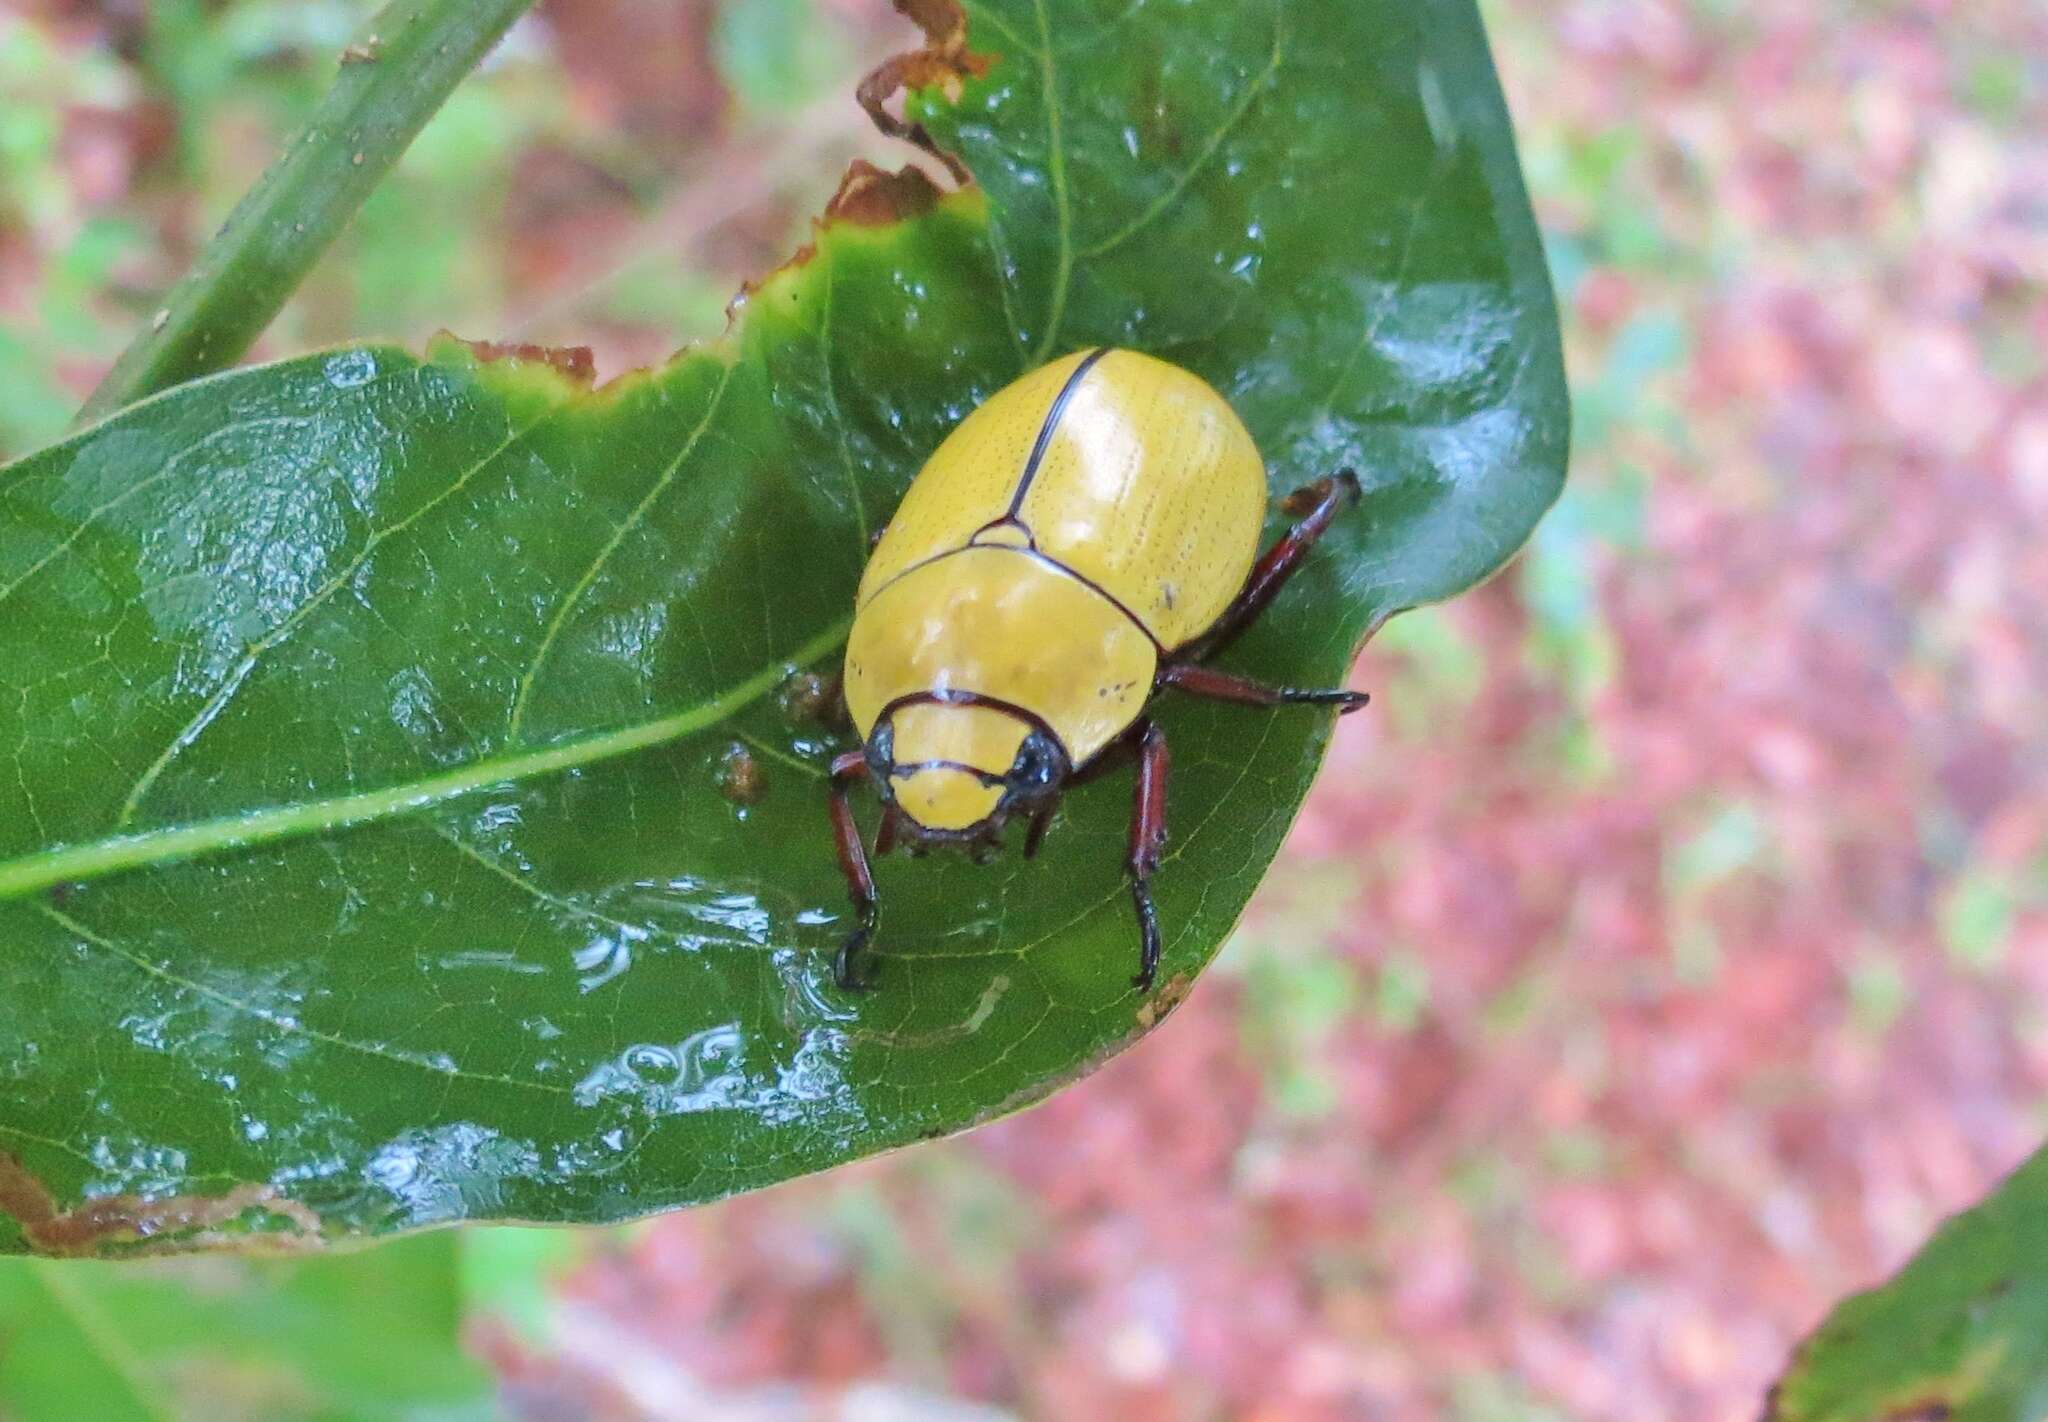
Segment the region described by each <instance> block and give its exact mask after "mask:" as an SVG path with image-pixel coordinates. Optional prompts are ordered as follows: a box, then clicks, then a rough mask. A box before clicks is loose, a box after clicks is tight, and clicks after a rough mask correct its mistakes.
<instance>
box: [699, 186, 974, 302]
mask: <svg viewBox="0 0 2048 1422" xmlns="http://www.w3.org/2000/svg"><path fill="white" fill-rule="evenodd" d="M949 197H950V198H951V199H952V200H953V201H955V202H979V201H980V200H981V197H980V190H979V189H974V188H969V189H966V190H963V191H961V192H957V193H950V194H949V193H946V192H943V191H941V190H940V188H939V187H938V186H937V185H936V184H934V183H933V182H932V180H931V178H930V177H929V176H927V175H926V173H925V171H924V170H923V169H922V168H919V167H918V166H917V165H916V164H914V163H912V164H906V165H905V166H904V167H903V168H902V169H900V170H899V171H897V172H894V173H891V172H889V171H888V170H887V169H885V168H877V167H876V166H875V165H874V164H872V163H870V162H868V160H867V159H865V158H856V159H854V160H853V162H852V163H851V164H849V165H848V166H847V169H846V175H845V176H844V177H842V178H841V179H840V180H839V190H838V191H837V192H835V193H833V194H832V198H831V200H830V201H829V202H827V203H826V204H825V210H824V212H823V213H821V214H820V215H819V216H818V217H816V218H814V219H813V220H812V222H811V233H812V240H810V241H809V242H806V243H804V244H803V245H802V246H801V247H799V248H797V249H796V251H794V252H792V253H791V254H790V255H789V258H788V260H786V261H784V262H782V263H780V264H779V265H777V266H775V267H773V268H771V269H770V270H769V271H768V272H767V273H766V274H764V275H763V276H762V277H760V278H759V279H758V280H755V279H753V278H749V279H747V280H745V281H742V282H741V283H740V289H739V291H738V292H736V293H735V294H734V295H733V298H732V300H731V301H729V302H727V303H726V307H725V319H726V324H727V325H728V326H729V325H731V323H732V322H733V321H735V320H737V319H738V317H739V313H740V310H741V308H742V307H744V306H745V305H746V304H747V303H748V302H749V301H751V300H753V299H754V297H756V296H758V295H759V294H760V293H761V292H762V291H764V290H766V289H767V288H768V287H769V286H771V285H773V284H774V282H775V280H776V279H777V278H778V277H781V276H785V275H787V274H788V273H790V272H794V271H797V270H799V269H801V268H802V267H804V266H805V265H806V264H808V263H809V262H810V260H811V259H812V258H813V257H815V256H817V255H818V243H817V238H818V236H819V235H821V234H823V233H825V232H827V231H829V230H830V229H831V228H833V227H834V226H836V225H838V224H840V223H845V224H847V225H848V226H850V227H887V226H889V225H890V224H891V223H895V222H908V221H911V220H913V219H915V218H919V217H923V216H924V215H925V214H927V213H929V212H931V211H932V210H933V209H934V208H936V207H938V205H939V204H940V203H942V202H945V201H946V200H947V199H948V198H949Z"/></svg>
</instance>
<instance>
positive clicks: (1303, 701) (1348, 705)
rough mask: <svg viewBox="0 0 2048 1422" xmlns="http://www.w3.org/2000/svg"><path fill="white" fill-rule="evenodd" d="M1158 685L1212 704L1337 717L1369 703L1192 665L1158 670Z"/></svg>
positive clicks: (1353, 695)
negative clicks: (1328, 709)
mask: <svg viewBox="0 0 2048 1422" xmlns="http://www.w3.org/2000/svg"><path fill="white" fill-rule="evenodd" d="M1159 684H1160V685H1161V686H1177V687H1179V688H1180V689H1181V690H1182V691H1185V692H1189V693H1191V694H1193V695H1195V696H1206V697H1208V698H1209V699H1210V700H1211V701H1235V702H1238V703H1239V704H1241V705H1245V706H1334V707H1336V708H1337V714H1338V715H1340V716H1342V715H1345V714H1346V713H1348V712H1352V711H1356V710H1357V709H1358V708H1359V707H1361V706H1363V705H1365V703H1366V702H1367V701H1368V700H1369V699H1370V698H1369V697H1367V696H1366V694H1365V693H1364V692H1362V691H1304V690H1302V689H1301V688H1299V687H1293V686H1267V685H1266V684H1265V683H1264V682H1258V681H1253V680H1251V679H1250V678H1249V677H1242V676H1235V675H1233V674H1232V673H1230V672H1226V671H1217V670H1216V669H1215V668H1214V667H1205V666H1201V665H1199V664H1197V663H1195V662H1174V663H1172V664H1171V665H1169V666H1165V667H1162V668H1160V671H1159Z"/></svg>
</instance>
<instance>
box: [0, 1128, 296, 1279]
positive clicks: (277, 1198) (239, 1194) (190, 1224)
mask: <svg viewBox="0 0 2048 1422" xmlns="http://www.w3.org/2000/svg"><path fill="white" fill-rule="evenodd" d="M252 1210H256V1211H261V1212H262V1213H264V1214H266V1215H269V1216H272V1217H274V1218H276V1219H279V1220H282V1221H285V1222H287V1223H288V1224H289V1225H290V1226H291V1228H289V1229H286V1230H258V1231H252V1232H250V1233H248V1234H246V1235H243V1234H237V1235H234V1236H229V1235H226V1234H224V1233H222V1232H221V1229H220V1227H221V1226H222V1225H225V1224H228V1223H230V1222H231V1221H234V1220H237V1219H240V1218H241V1217H242V1216H243V1215H245V1214H248V1213H249V1212H250V1211H252ZM0 1213H5V1214H9V1215H12V1216H13V1217H14V1219H15V1220H16V1221H17V1222H18V1223H19V1224H20V1225H21V1230H22V1233H23V1234H24V1235H26V1236H27V1237H28V1242H29V1244H30V1245H32V1246H33V1247H34V1248H35V1249H36V1251H37V1252H38V1253H41V1254H47V1255H56V1256H60V1257H81V1256H90V1255H94V1254H99V1253H102V1252H106V1251H103V1249H102V1246H106V1245H114V1246H122V1245H140V1246H142V1247H141V1248H140V1249H136V1250H119V1251H118V1252H122V1253H131V1252H132V1253H173V1252H176V1251H179V1250H183V1249H196V1248H200V1247H202V1246H209V1245H212V1246H217V1245H222V1244H230V1243H232V1244H237V1245H240V1246H242V1247H244V1248H247V1249H251V1250H280V1251H298V1250H303V1249H307V1248H318V1247H319V1246H320V1245H321V1244H322V1240H321V1235H320V1218H319V1216H317V1215H315V1214H314V1213H313V1212H312V1211H311V1210H309V1209H307V1208H306V1207H305V1206H304V1205H301V1204H299V1203H298V1202H297V1201H296V1200H288V1199H286V1198H284V1197H283V1196H281V1195H279V1194H278V1193H277V1192H276V1191H274V1190H272V1189H271V1188H270V1187H269V1186H268V1185H237V1186H236V1187H235V1188H234V1189H232V1190H230V1191H228V1192H227V1193H226V1194H225V1195H170V1196H166V1197H164V1198H163V1199H150V1198H147V1197H145V1196H141V1195H107V1196H104V1197H102V1198H100V1199H97V1200H88V1201H86V1202H85V1203H84V1204H82V1205H80V1206H79V1207H78V1208H77V1209H74V1210H59V1209H58V1208H57V1201H56V1198H55V1197H54V1196H52V1195H51V1194H50V1191H49V1188H48V1187H47V1186H45V1185H44V1184H43V1182H42V1181H40V1180H38V1179H37V1178H36V1177H35V1176H33V1175H31V1174H29V1172H28V1170H27V1169H26V1168H25V1167H24V1166H23V1165H22V1163H21V1162H20V1161H18V1160H16V1159H15V1158H14V1157H13V1156H11V1155H9V1154H7V1153H6V1152H5V1151H0Z"/></svg>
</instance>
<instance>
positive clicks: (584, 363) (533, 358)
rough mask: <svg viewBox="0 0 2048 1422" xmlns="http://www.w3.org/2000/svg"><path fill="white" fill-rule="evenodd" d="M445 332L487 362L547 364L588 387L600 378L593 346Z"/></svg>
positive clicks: (448, 337) (451, 338) (458, 343)
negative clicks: (478, 338)
mask: <svg viewBox="0 0 2048 1422" xmlns="http://www.w3.org/2000/svg"><path fill="white" fill-rule="evenodd" d="M443 334H444V335H446V336H447V339H449V340H451V341H453V342H455V343H456V344H457V345H459V346H462V347H464V348H466V349H467V350H468V351H469V353H470V354H471V355H473V356H475V357H476V358H477V359H478V360H480V361H482V362H483V363H484V364H486V365H489V364H491V363H493V362H496V361H513V362H530V363H534V364H539V365H545V366H549V367H551V368H552V369H554V370H556V371H559V372H560V373H561V374H562V375H564V376H567V377H568V378H569V379H570V380H571V381H573V382H575V383H576V384H578V385H581V386H584V387H586V388H587V387H589V386H590V385H591V384H592V383H593V382H595V381H596V379H597V357H596V356H595V355H594V354H593V353H592V352H591V349H590V347H589V346H541V345H535V344H533V343H532V342H530V341H468V340H464V339H463V338H462V337H460V336H457V335H453V334H449V333H445V332H444V333H443Z"/></svg>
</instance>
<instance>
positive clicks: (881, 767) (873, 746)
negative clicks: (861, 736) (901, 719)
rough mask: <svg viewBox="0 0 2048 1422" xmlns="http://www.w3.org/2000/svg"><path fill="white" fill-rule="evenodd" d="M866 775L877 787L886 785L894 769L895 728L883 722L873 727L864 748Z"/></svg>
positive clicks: (891, 723)
mask: <svg viewBox="0 0 2048 1422" xmlns="http://www.w3.org/2000/svg"><path fill="white" fill-rule="evenodd" d="M866 756H867V762H868V773H869V774H870V775H872V776H873V777H874V779H875V783H876V784H877V785H887V784H888V783H889V776H890V773H891V772H892V771H894V770H895V768H896V726H895V724H894V723H893V722H890V721H884V722H883V723H882V724H881V725H879V726H877V727H875V733H874V734H873V735H872V736H869V737H868V743H867V748H866Z"/></svg>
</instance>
